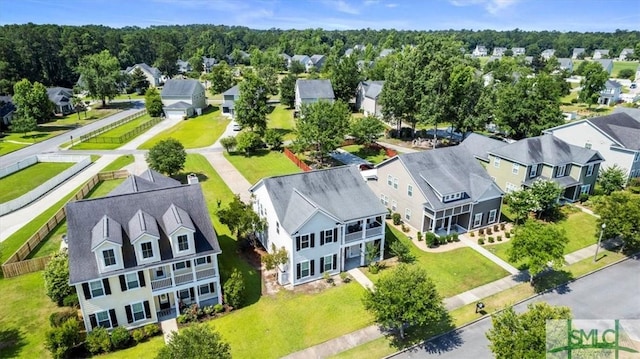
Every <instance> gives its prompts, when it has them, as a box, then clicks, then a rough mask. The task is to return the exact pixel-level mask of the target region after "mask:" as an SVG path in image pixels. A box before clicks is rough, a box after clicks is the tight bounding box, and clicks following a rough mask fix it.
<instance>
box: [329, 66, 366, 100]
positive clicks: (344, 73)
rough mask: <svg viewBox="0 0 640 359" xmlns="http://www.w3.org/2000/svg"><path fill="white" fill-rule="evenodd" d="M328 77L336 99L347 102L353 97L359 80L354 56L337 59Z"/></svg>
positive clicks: (358, 71)
mask: <svg viewBox="0 0 640 359" xmlns="http://www.w3.org/2000/svg"><path fill="white" fill-rule="evenodd" d="M329 78H330V79H331V85H332V86H333V92H334V94H335V96H336V99H338V100H342V101H344V102H345V103H349V101H351V99H352V98H353V97H355V95H356V89H357V88H358V83H359V82H360V80H361V78H360V70H359V69H358V65H357V64H356V58H355V56H347V57H343V58H342V59H340V61H337V62H336V64H335V65H334V66H333V67H332V68H331V72H330V76H329Z"/></svg>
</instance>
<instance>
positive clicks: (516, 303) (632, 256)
mask: <svg viewBox="0 0 640 359" xmlns="http://www.w3.org/2000/svg"><path fill="white" fill-rule="evenodd" d="M639 256H640V252H636V253H634V254H631V255H629V256H628V257H625V258H622V259H620V260H617V261H615V262H613V263H609V264H607V265H605V266H603V267H601V268H597V269H594V270H592V271H591V272H588V273H585V274H583V275H581V276H580V277H577V278H574V279H571V280H569V281H567V282H564V283H561V284H558V285H557V286H555V287H553V288H550V289H547V290H545V291H544V292H540V293H536V294H534V295H532V296H530V297H527V298H524V299H522V300H519V301H517V302H515V303H513V304H512V305H511V307H514V306H516V305H519V304H522V303H524V302H526V301H528V300H531V299H534V298H536V297H539V296H541V295H543V294H546V293H549V292H552V291H553V290H555V289H557V288H559V287H561V286H563V285H566V284H568V283H572V282H575V281H577V280H578V279H581V278H584V277H588V276H590V275H592V274H595V273H598V272H600V271H602V270H604V269H607V268H609V267H612V266H614V265H616V264H620V263H622V262H624V261H627V260H630V259H635V260H638V259H640V257H639ZM496 294H497V293H496ZM505 309H506V308H503V309H499V310H496V311H495V312H492V313H487V314H485V315H483V316H481V317H480V318H477V319H474V320H472V321H470V322H468V323H465V324H463V325H461V326H459V327H456V328H454V329H452V330H450V331H448V332H445V333H441V334H438V335H436V336H433V337H431V338H427V339H425V340H423V341H422V342H420V343H418V344H414V345H412V346H410V347H408V348H405V349H402V350H400V351H398V352H395V353H393V354H389V355H387V356H385V357H382V359H391V358H393V357H395V356H396V355H398V354H402V353H406V352H408V351H410V350H413V349H415V348H417V347H419V346H421V345H423V344H424V343H425V342H427V341H431V340H435V339H438V338H440V337H442V336H445V335H447V334H449V333H452V332H454V331H456V330H461V329H464V328H466V327H468V326H471V325H473V324H476V323H477V322H479V321H481V320H484V319H486V318H488V317H491V316H492V315H494V314H497V313H500V312H502V311H504V310H505Z"/></svg>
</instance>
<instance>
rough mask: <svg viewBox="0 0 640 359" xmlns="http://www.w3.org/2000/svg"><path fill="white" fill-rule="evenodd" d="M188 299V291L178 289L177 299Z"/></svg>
mask: <svg viewBox="0 0 640 359" xmlns="http://www.w3.org/2000/svg"><path fill="white" fill-rule="evenodd" d="M190 297H191V295H190V293H189V289H180V291H178V298H180V299H189V298H190Z"/></svg>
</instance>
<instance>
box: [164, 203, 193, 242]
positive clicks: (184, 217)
mask: <svg viewBox="0 0 640 359" xmlns="http://www.w3.org/2000/svg"><path fill="white" fill-rule="evenodd" d="M162 224H164V230H165V231H166V232H167V234H172V233H173V232H175V231H177V230H178V229H179V228H187V229H190V230H192V231H195V230H196V227H194V226H193V222H192V221H191V218H190V217H189V213H187V211H185V210H184V209H182V208H180V207H178V206H176V205H175V203H171V206H169V208H167V211H166V212H164V214H163V215H162Z"/></svg>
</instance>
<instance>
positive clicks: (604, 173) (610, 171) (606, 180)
mask: <svg viewBox="0 0 640 359" xmlns="http://www.w3.org/2000/svg"><path fill="white" fill-rule="evenodd" d="M626 182H627V174H626V173H625V172H624V170H623V169H622V168H620V167H618V165H613V166H611V167H609V168H606V169H602V170H600V173H599V174H598V185H600V189H601V190H602V192H603V193H604V194H606V195H610V194H611V193H613V192H615V191H620V190H621V189H623V188H624V185H625V183H626Z"/></svg>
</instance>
